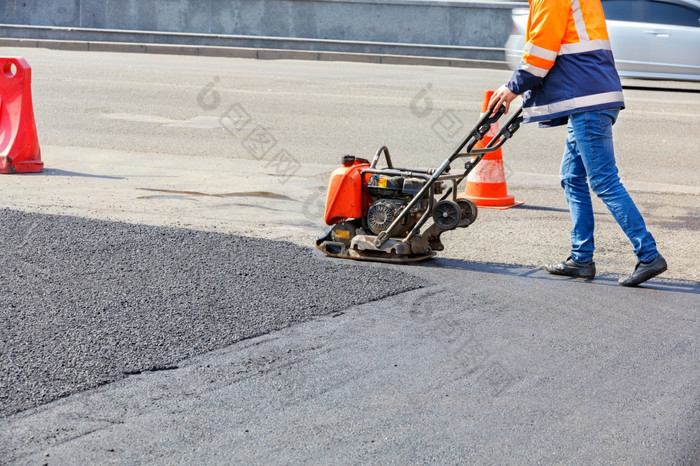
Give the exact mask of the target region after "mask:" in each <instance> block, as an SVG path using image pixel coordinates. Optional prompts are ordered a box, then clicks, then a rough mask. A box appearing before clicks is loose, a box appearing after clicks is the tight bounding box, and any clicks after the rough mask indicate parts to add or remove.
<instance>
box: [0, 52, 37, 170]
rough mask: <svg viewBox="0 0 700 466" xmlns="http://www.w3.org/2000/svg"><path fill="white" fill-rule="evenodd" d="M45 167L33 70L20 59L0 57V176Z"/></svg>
mask: <svg viewBox="0 0 700 466" xmlns="http://www.w3.org/2000/svg"><path fill="white" fill-rule="evenodd" d="M43 167H44V163H43V162H42V161H41V149H40V148H39V138H38V136H37V134H36V123H35V121H34V108H33V106H32V69H31V67H30V66H29V63H27V61H26V60H25V59H24V58H21V57H10V58H3V57H0V173H36V172H40V171H41V170H42V169H43Z"/></svg>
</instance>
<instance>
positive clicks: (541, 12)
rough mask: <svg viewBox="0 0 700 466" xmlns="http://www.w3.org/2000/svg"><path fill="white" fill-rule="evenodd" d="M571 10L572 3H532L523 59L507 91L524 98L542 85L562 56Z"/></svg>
mask: <svg viewBox="0 0 700 466" xmlns="http://www.w3.org/2000/svg"><path fill="white" fill-rule="evenodd" d="M573 1H574V2H578V0H573ZM571 6H572V0H568V1H567V0H532V2H531V3H530V15H529V17H528V20H527V31H526V33H525V48H524V50H523V58H522V60H521V62H520V65H519V66H518V68H517V69H516V70H515V71H514V72H513V75H512V76H511V79H510V81H509V82H508V84H507V85H506V86H507V87H508V89H510V90H511V91H513V92H514V93H516V94H523V93H524V92H526V91H529V90H531V89H534V88H535V87H537V86H539V85H540V84H541V83H542V80H543V79H544V77H545V76H547V73H549V70H550V69H551V68H552V66H554V61H555V60H556V58H557V55H558V54H559V49H560V48H561V42H562V39H563V37H564V34H565V33H566V28H567V24H568V21H569V16H570V15H571Z"/></svg>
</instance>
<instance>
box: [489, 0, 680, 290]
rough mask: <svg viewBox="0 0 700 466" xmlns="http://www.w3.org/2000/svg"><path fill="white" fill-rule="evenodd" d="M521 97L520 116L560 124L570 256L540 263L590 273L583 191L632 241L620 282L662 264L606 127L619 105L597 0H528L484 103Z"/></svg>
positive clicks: (590, 226) (641, 277) (590, 222)
mask: <svg viewBox="0 0 700 466" xmlns="http://www.w3.org/2000/svg"><path fill="white" fill-rule="evenodd" d="M519 95H521V96H522V97H523V117H524V121H525V122H535V121H536V122H538V123H539V125H540V126H543V127H548V126H558V125H564V124H566V125H567V132H568V134H567V139H566V147H565V150H564V157H563V160H562V164H561V171H560V178H561V186H562V188H564V193H565V196H566V200H567V202H568V204H569V212H570V214H571V221H572V224H573V226H572V230H571V255H570V256H569V257H568V258H567V259H566V260H565V261H563V262H561V263H557V264H547V265H545V267H544V268H545V270H547V271H548V272H549V273H552V274H555V275H566V276H571V277H581V278H589V279H591V278H593V277H594V276H595V273H596V268H595V262H594V261H593V252H594V249H595V243H594V238H593V230H594V219H593V206H592V203H591V195H590V190H589V183H590V189H591V190H592V191H593V192H594V193H595V194H596V195H597V196H598V197H599V198H600V199H601V200H602V201H603V202H604V203H605V205H606V206H607V207H608V209H609V210H610V212H611V213H612V215H613V217H614V218H615V220H616V221H617V223H618V224H619V225H620V227H621V228H622V230H623V231H624V232H625V234H626V235H627V237H628V238H629V240H630V241H631V242H632V245H633V248H634V253H635V254H636V256H637V265H636V267H635V269H634V271H633V272H632V274H631V275H630V276H628V277H625V278H621V279H620V280H619V283H620V284H621V285H624V286H637V285H639V284H640V283H643V282H645V281H647V280H649V279H650V278H652V277H655V276H657V275H659V274H660V273H662V272H664V271H665V270H666V267H667V265H666V261H665V260H664V258H663V257H662V256H661V254H659V251H658V250H657V247H656V241H655V240H654V237H653V236H652V235H651V233H650V232H649V231H648V230H647V227H646V224H645V222H644V218H643V217H642V215H641V213H640V212H639V209H638V208H637V206H636V205H635V203H634V201H633V200H632V198H631V197H630V195H629V194H628V193H627V190H626V189H625V187H624V186H623V185H622V183H621V182H620V177H619V176H618V170H617V166H616V163H615V153H614V150H613V136H612V126H613V124H614V123H615V121H616V119H617V117H618V114H619V112H620V110H621V109H622V108H624V98H623V94H622V85H621V83H620V77H619V75H618V74H617V70H616V69H615V61H614V59H613V55H612V52H611V49H610V42H609V39H608V32H607V28H606V25H605V16H604V13H603V7H602V5H601V2H600V0H530V14H529V17H528V22H527V32H526V36H525V49H524V51H523V58H522V61H521V63H520V66H519V67H518V68H517V69H516V70H515V71H514V72H513V75H512V77H511V79H510V81H509V82H508V83H507V84H505V85H503V86H501V87H500V88H498V89H497V90H496V91H495V93H494V94H493V97H492V98H491V100H490V102H489V108H492V107H493V106H494V105H496V108H498V107H499V106H500V105H505V107H506V112H507V111H508V108H509V107H510V103H511V102H512V101H513V99H515V98H516V97H517V96H519Z"/></svg>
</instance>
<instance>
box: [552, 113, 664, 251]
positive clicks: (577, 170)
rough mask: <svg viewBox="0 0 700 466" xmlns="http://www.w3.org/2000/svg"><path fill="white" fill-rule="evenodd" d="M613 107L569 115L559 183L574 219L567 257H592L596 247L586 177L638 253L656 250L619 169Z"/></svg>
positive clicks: (615, 117)
mask: <svg viewBox="0 0 700 466" xmlns="http://www.w3.org/2000/svg"><path fill="white" fill-rule="evenodd" d="M618 113H619V110H618V109H605V110H597V111H591V112H585V113H578V114H575V115H571V116H570V117H569V124H568V127H567V129H568V136H567V140H566V150H565V152H564V158H563V160H562V166H561V184H562V187H563V188H564V192H565V194H566V200H567V202H568V203H569V210H570V212H571V220H572V224H573V228H572V230H571V248H572V249H571V257H572V258H573V259H574V260H575V261H577V262H588V261H590V260H592V259H593V250H594V248H595V246H594V240H593V228H594V221H593V208H592V205H591V196H590V193H589V190H588V186H587V185H586V178H588V181H589V182H590V186H591V189H592V190H593V192H594V193H595V194H596V195H597V196H598V197H599V198H600V199H601V200H602V201H603V202H604V203H605V205H606V206H607V207H608V210H610V212H611V213H612V215H613V217H614V218H615V220H616V221H617V223H618V224H619V225H620V227H621V228H622V231H624V233H625V234H626V235H627V237H628V238H629V240H630V241H631V242H632V246H633V248H634V253H635V254H636V255H637V258H638V259H639V260H640V261H642V262H649V261H651V260H653V259H655V258H656V256H657V255H658V251H657V249H656V241H654V237H653V236H652V235H651V233H649V231H648V230H647V228H646V224H645V223H644V218H642V214H641V213H640V212H639V209H637V206H636V205H635V204H634V201H633V200H632V198H631V197H630V195H629V194H628V193H627V190H626V189H625V187H624V186H623V185H622V183H621V182H620V177H619V175H618V171H617V165H616V164H615V151H614V149H613V138H612V125H613V124H614V123H615V120H616V119H617V115H618Z"/></svg>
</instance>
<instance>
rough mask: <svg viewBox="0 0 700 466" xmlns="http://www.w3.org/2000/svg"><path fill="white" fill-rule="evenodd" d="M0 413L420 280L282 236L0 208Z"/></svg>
mask: <svg viewBox="0 0 700 466" xmlns="http://www.w3.org/2000/svg"><path fill="white" fill-rule="evenodd" d="M0 238H2V240H3V243H2V247H1V248H0V272H1V274H2V279H1V280H0V296H2V298H1V300H0V339H1V344H2V347H1V348H0V416H2V417H4V416H8V415H11V414H14V413H17V412H19V411H22V410H25V409H28V408H32V407H35V406H39V405H41V404H44V403H47V402H49V401H52V400H55V399H58V398H61V397H65V396H68V395H70V394H72V393H75V392H78V391H82V390H86V389H90V388H93V387H97V386H100V385H103V384H107V383H110V382H113V381H116V380H119V379H121V378H124V377H126V376H128V375H130V374H137V373H141V372H144V371H155V370H165V369H169V368H174V367H176V365H177V364H178V361H181V360H183V359H185V358H189V357H191V356H195V355H198V354H202V353H205V352H207V351H211V350H214V349H217V348H222V347H225V346H228V345H230V344H232V343H234V342H237V341H240V340H242V339H246V338H251V337H255V336H259V335H263V334H266V333H269V332H271V331H273V330H276V329H280V328H283V327H286V326H289V325H293V324H295V323H298V322H302V321H305V320H308V319H309V318H311V317H312V316H316V315H323V314H329V313H334V312H339V311H342V310H344V309H346V308H348V307H350V306H353V305H357V304H361V303H367V302H370V301H373V300H377V299H381V298H383V297H386V296H390V295H395V294H398V293H402V292H405V291H408V290H412V289H416V288H419V287H421V286H422V282H421V281H420V280H419V279H418V278H416V277H413V276H412V275H409V274H406V273H403V272H400V271H397V270H395V269H392V268H390V267H377V266H375V265H368V264H363V263H357V262H352V261H344V260H332V259H327V258H322V257H318V255H317V254H314V252H313V250H312V249H310V248H303V247H300V246H296V245H293V244H291V243H286V242H278V241H269V240H264V239H257V238H249V237H243V236H236V235H229V234H219V233H212V232H203V231H195V230H186V229H177V228H167V227H152V226H144V225H134V224H127V223H117V222H107V221H99V220H92V219H85V218H78V217H67V216H57V215H43V214H36V213H25V212H18V211H13V210H7V209H0Z"/></svg>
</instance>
